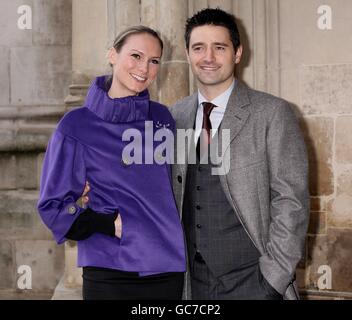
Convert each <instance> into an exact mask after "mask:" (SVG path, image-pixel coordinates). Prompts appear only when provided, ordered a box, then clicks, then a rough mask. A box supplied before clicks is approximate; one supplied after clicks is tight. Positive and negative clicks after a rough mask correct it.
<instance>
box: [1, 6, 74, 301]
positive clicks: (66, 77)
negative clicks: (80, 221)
mask: <svg viewBox="0 0 352 320" xmlns="http://www.w3.org/2000/svg"><path fill="white" fill-rule="evenodd" d="M23 5H27V6H29V8H30V9H31V13H32V28H31V29H20V28H19V27H18V21H19V19H20V18H21V16H22V15H23V12H21V13H18V8H19V7H20V6H23ZM71 6H72V3H71V0H56V1H47V0H24V1H22V0H2V1H1V4H0V29H1V34H0V61H1V62H0V80H1V81H0V299H6V298H20V299H27V298H30V299H34V298H50V297H51V295H52V292H53V290H54V288H55V287H56V286H57V283H58V281H59V280H60V278H61V277H62V274H63V271H64V247H63V246H57V245H56V243H55V242H54V241H53V237H52V235H51V234H50V232H49V231H48V230H47V228H45V227H44V226H43V224H42V222H41V220H40V218H39V215H38V213H37V211H36V202H37V199H38V188H39V177H40V170H41V163H42V159H43V153H44V151H45V146H46V144H47V141H48V138H49V136H50V133H51V132H52V130H53V128H54V126H55V125H56V123H57V121H58V119H59V118H60V117H61V116H62V115H63V113H64V111H65V109H66V108H65V105H64V98H65V97H66V96H67V94H68V86H69V84H70V83H71V69H72V62H71V60H72V59H71V52H72V50H71V42H72V40H71V38H72V37H71V29H72V27H71V26H72V22H71V21H72V10H71ZM26 12H28V11H26ZM26 22H28V21H26ZM21 266H28V267H30V270H31V278H32V285H31V288H32V289H30V290H22V289H21V288H22V286H21V285H20V286H18V280H20V276H21V275H24V273H23V274H22V272H23V271H21ZM19 268H20V269H19ZM18 271H19V272H18ZM27 271H28V269H27ZM26 274H27V275H28V274H29V273H28V272H26Z"/></svg>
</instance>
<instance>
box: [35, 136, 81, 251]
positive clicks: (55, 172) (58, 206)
mask: <svg viewBox="0 0 352 320" xmlns="http://www.w3.org/2000/svg"><path fill="white" fill-rule="evenodd" d="M85 182H86V177H85V165H84V149H83V146H82V145H81V144H80V143H79V142H78V141H76V140H75V139H73V138H71V137H68V136H66V135H64V134H62V133H61V132H60V131H58V130H56V131H55V132H54V134H53V135H52V137H51V139H50V141H49V144H48V147H47V150H46V153H45V158H44V163H43V169H42V176H41V180H40V197H39V201H38V211H39V214H40V216H41V218H42V220H43V222H44V223H45V225H46V226H47V227H48V228H49V229H50V230H51V231H52V233H53V235H54V237H55V240H56V242H57V243H58V244H61V243H63V242H65V240H67V239H66V238H65V234H66V233H67V232H68V230H69V229H70V227H71V226H72V224H73V223H74V221H75V220H76V219H77V218H78V216H79V215H80V214H81V213H82V212H83V211H84V209H83V208H81V207H79V206H78V205H77V204H76V201H77V200H78V199H79V198H80V197H81V195H82V193H83V190H84V187H85Z"/></svg>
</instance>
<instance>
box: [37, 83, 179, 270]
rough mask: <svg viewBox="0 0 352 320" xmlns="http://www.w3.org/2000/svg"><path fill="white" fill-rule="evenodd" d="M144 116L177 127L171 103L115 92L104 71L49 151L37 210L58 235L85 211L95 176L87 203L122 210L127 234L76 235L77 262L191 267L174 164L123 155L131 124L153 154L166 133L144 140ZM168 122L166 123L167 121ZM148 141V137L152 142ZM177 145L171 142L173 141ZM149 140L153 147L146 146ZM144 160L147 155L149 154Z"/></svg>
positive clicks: (59, 129) (58, 237) (55, 135)
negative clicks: (87, 188) (175, 192)
mask: <svg viewBox="0 0 352 320" xmlns="http://www.w3.org/2000/svg"><path fill="white" fill-rule="evenodd" d="M146 121H153V122H152V123H150V122H149V124H150V127H151V124H152V125H153V126H152V127H153V128H151V129H153V131H154V133H155V132H156V131H157V130H158V129H159V128H160V127H164V128H167V129H170V130H171V131H169V130H167V131H168V132H170V133H171V132H173V131H174V130H175V129H174V128H175V123H174V120H173V118H172V116H171V114H170V113H169V111H168V109H167V108H166V107H165V106H163V105H161V104H159V103H156V102H153V101H150V100H149V94H148V91H147V90H146V91H144V92H142V93H140V94H139V95H138V96H130V97H125V98H118V99H111V98H110V97H109V96H108V94H107V87H106V85H105V77H98V78H97V79H96V80H95V81H94V83H93V84H92V86H91V87H90V89H89V92H88V95H87V99H86V102H85V105H84V106H83V107H81V108H77V109H75V110H72V111H70V112H68V113H67V114H66V115H65V116H64V117H63V119H62V120H61V121H60V123H59V124H58V127H57V129H56V130H55V132H54V133H53V135H52V137H51V139H50V141H49V144H48V148H47V151H46V154H45V159H44V165H43V171H42V177H41V186H40V199H39V201H38V211H39V213H40V216H41V218H42V220H43V221H44V223H45V224H46V225H47V227H48V228H50V230H51V231H52V232H53V234H54V237H55V239H56V241H57V243H59V244H60V243H63V242H64V241H65V240H67V239H66V238H65V234H66V233H67V232H68V230H69V229H70V227H71V226H72V224H73V222H74V221H75V220H76V219H77V217H78V216H79V215H80V214H81V213H82V212H83V211H84V209H83V208H81V207H79V206H78V205H77V204H76V201H77V200H78V199H79V197H80V196H81V194H82V192H83V190H84V186H85V182H86V181H88V182H89V183H90V187H91V191H90V192H89V207H90V208H91V209H92V210H94V211H96V212H99V213H101V214H105V213H106V214H111V213H114V212H116V211H118V212H119V213H120V215H121V219H122V237H121V239H119V238H117V237H110V236H107V235H104V234H101V233H94V234H93V235H92V236H91V237H89V238H88V239H86V240H82V241H78V266H80V267H83V266H95V267H105V268H111V269H118V270H123V271H130V272H139V273H140V275H148V274H156V273H162V272H184V271H185V270H186V260H185V241H184V235H183V229H182V225H181V222H180V217H179V214H178V211H177V208H176V204H175V199H174V195H173V191H172V181H171V173H170V165H169V164H167V163H164V164H158V163H156V162H155V161H153V162H152V163H151V164H146V163H145V161H143V163H142V164H136V163H132V164H131V163H130V162H129V159H127V160H126V159H125V158H124V157H123V156H122V152H123V149H124V147H125V146H127V145H128V144H129V143H130V142H131V141H123V140H122V135H123V133H124V132H125V130H127V129H137V130H138V132H140V134H141V137H142V141H141V143H142V145H143V153H144V152H145V151H144V150H147V151H146V152H147V153H148V152H149V154H153V153H154V151H155V148H156V147H157V146H158V145H160V143H161V142H160V141H159V142H158V141H157V142H155V141H154V142H152V144H151V147H148V146H146V145H147V144H146V135H145V131H146V129H145V128H146V125H145V123H146ZM164 130H165V129H164ZM149 145H150V144H149ZM172 147H173V146H172ZM148 148H149V149H148ZM143 160H145V158H144V155H143Z"/></svg>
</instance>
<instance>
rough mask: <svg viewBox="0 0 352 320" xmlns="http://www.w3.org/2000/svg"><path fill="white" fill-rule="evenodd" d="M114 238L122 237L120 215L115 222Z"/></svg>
mask: <svg viewBox="0 0 352 320" xmlns="http://www.w3.org/2000/svg"><path fill="white" fill-rule="evenodd" d="M115 236H116V237H118V238H119V239H121V236H122V220H121V215H120V214H118V216H117V218H116V220H115Z"/></svg>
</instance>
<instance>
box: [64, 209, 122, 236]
mask: <svg viewBox="0 0 352 320" xmlns="http://www.w3.org/2000/svg"><path fill="white" fill-rule="evenodd" d="M116 218H117V213H112V214H103V213H96V212H95V211H93V210H92V209H90V208H87V209H86V210H84V211H83V212H82V213H81V214H80V215H79V217H78V218H77V219H76V220H75V222H74V223H73V224H72V226H71V228H70V230H69V231H68V232H67V233H66V235H65V237H66V238H67V239H70V240H75V241H79V240H85V239H87V238H89V237H90V236H91V235H92V234H93V233H95V232H100V233H103V234H106V235H108V236H111V237H114V236H115V224H114V222H115V219H116Z"/></svg>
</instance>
